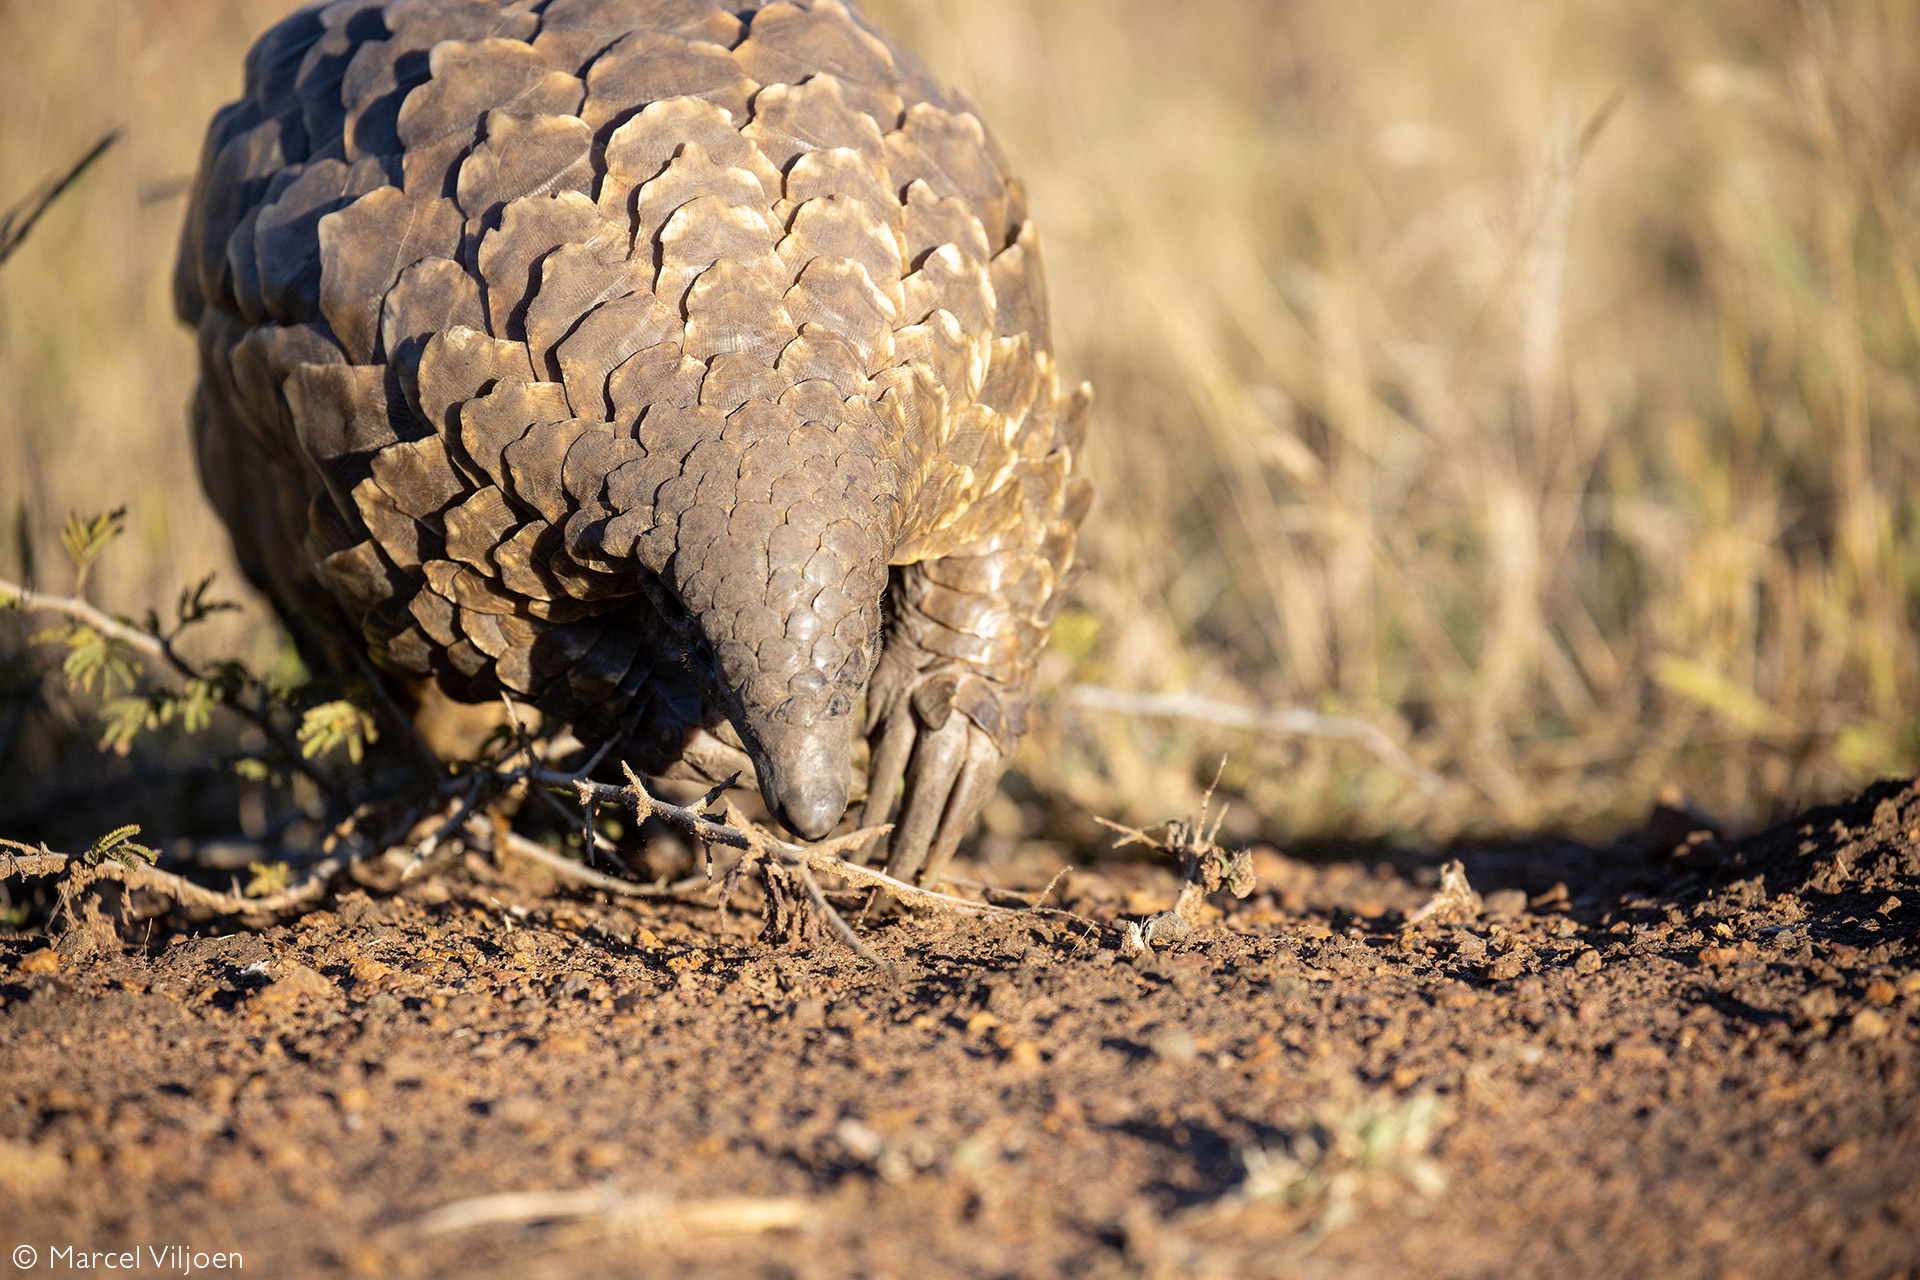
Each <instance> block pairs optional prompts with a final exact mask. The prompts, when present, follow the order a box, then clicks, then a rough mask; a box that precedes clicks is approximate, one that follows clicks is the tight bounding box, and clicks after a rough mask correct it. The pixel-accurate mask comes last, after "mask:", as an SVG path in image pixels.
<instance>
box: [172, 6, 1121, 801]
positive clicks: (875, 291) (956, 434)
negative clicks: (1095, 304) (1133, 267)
mask: <svg viewBox="0 0 1920 1280" xmlns="http://www.w3.org/2000/svg"><path fill="white" fill-rule="evenodd" d="M175 297H176V305H177V309H178V311H179V314H180V315H181V317H182V318H183V319H184V320H186V321H187V323H189V324H191V325H193V326H194V327H195V329H196V330H197V333H198V337H199V345H200V353H201V384H200V387H199V391H198V393H197V396H196V399H195V404H194V414H193V418H194V424H195V441H196V446H197V450H198V456H199V461H200V466H201V471H202V475H203V478H204V481H205V484H206V487H207V490H208V493H209V494H210V496H211V497H212V499H213V501H214V503H215V505H216V507H217V508H218V509H219V511H220V513H221V515H222V517H223V518H224V519H225V520H226V522H227V524H228V526H229V528H230V529H231V531H232V533H233V535H234V539H235V544H236V549H237V550H238V553H239V555H240V558H241V561H242V563H243V566H244V567H245V569H246V571H247V572H248V574H249V575H250V577H252V579H253V580H254V581H255V582H256V583H257V584H258V585H259V586H260V587H261V588H262V589H263V590H264V591H265V592H266V593H267V594H268V595H269V596H270V597H271V599H272V601H273V602H274V604H275V605H276V607H277V608H278V609H279V611H280V612H281V613H282V614H283V615H284V616H285V617H286V618H287V619H288V621H289V622H290V624H291V625H292V626H293V628H294V630H295V633H296V636H297V637H298V638H299V639H300V640H301V642H302V645H303V647H305V648H306V649H307V650H308V651H309V653H310V654H313V655H314V656H316V658H317V659H318V660H319V661H321V662H323V663H327V664H330V665H332V666H335V667H338V668H340V669H341V670H343V671H347V672H351V671H352V670H353V669H354V664H355V662H356V661H357V660H358V659H357V656H356V655H355V654H354V653H353V652H352V650H353V647H354V646H356V645H357V646H361V647H363V649H364V652H365V653H366V654H367V655H369V656H370V657H371V658H372V660H373V661H374V662H375V663H376V664H377V665H378V666H379V667H380V668H382V669H384V670H385V671H387V672H389V673H392V674H394V675H396V676H399V677H402V678H404V679H411V680H426V679H429V678H431V679H432V680H434V681H437V682H438V683H439V684H440V686H441V687H442V688H443V689H444V690H445V691H446V692H447V693H449V694H450V695H452V696H453V697H455V698H457V699H461V700H467V701H479V700H487V699H495V698H497V697H498V696H499V695H500V694H501V693H502V692H503V691H504V692H506V693H508V694H510V695H511V696H512V697H513V698H514V699H517V700H519V701H522V702H526V703H530V704H532V705H533V706H535V707H537V708H539V710H540V711H541V712H542V713H543V714H544V715H545V716H546V717H547V718H548V719H549V721H561V722H570V723H572V724H573V725H574V726H575V728H576V730H577V732H579V733H580V734H581V736H583V737H585V738H587V739H588V740H589V741H592V740H596V739H605V738H607V737H609V736H614V735H618V736H619V737H620V738H621V739H622V741H621V743H620V746H621V749H622V751H623V752H625V753H626V754H627V755H628V756H629V758H631V759H633V760H634V761H635V763H637V764H639V765H640V766H641V767H643V768H646V769H649V770H653V771H663V770H667V769H670V768H672V767H673V766H674V765H675V763H676V762H680V761H682V759H683V757H687V756H690V755H692V756H698V755H699V752H696V751H693V750H692V747H693V746H694V745H696V744H704V747H703V748H702V749H703V750H705V749H714V750H719V751H720V753H721V755H722V756H723V757H724V756H725V755H726V752H727V747H728V745H729V744H730V745H731V746H732V747H734V748H738V749H740V750H744V753H745V755H746V756H747V757H748V758H749V759H750V760H751V763H752V765H753V767H754V768H755V770H756V772H757V774H758V780H759V783H760V786H761V789H762V791H763V792H765V793H766V794H767V798H768V801H769V804H770V805H771V806H772V807H773V810H774V812H776V814H779V815H780V816H782V817H783V818H784V819H785V820H786V821H787V822H788V824H789V825H790V826H793V827H795V828H796V829H797V830H801V831H803V832H804V833H805V834H808V835H810V836H817V835H819V834H822V833H824V830H825V829H827V828H829V827H831V825H832V822H833V821H834V820H837V819H838V817H839V815H840V812H841V810H842V809H844V807H845V804H846V801H847V796H848V789H849V785H850V784H849V783H848V782H847V780H846V775H847V773H848V760H849V752H850V741H851V736H852V731H853V727H854V726H853V724H852V720H851V712H852V710H853V707H854V705H855V703H856V702H857V701H858V699H859V698H860V696H861V695H862V693H863V692H870V699H871V701H872V703H873V716H872V717H870V718H871V719H874V720H875V723H876V724H877V723H878V719H879V718H881V710H882V708H881V705H880V704H881V703H882V702H885V703H887V704H888V705H894V706H898V705H903V699H906V700H910V701H911V702H912V703H913V715H914V717H915V720H914V724H915V725H916V726H917V729H916V730H915V732H928V731H930V730H931V729H938V728H940V727H941V726H942V725H944V724H945V722H946V721H947V718H948V716H949V715H950V714H951V713H952V712H953V711H954V710H956V709H957V710H958V711H959V712H960V713H961V714H963V715H964V716H966V717H967V718H968V719H969V721H970V723H971V724H973V725H974V726H975V728H976V729H977V730H978V732H979V733H980V734H983V735H985V737H986V739H988V740H990V741H991V742H992V743H993V744H994V746H995V748H996V750H997V751H998V753H999V757H1000V758H1001V759H1004V756H1005V754H1006V752H1007V751H1008V750H1010V748H1011V746H1012V743H1013V742H1014V740H1015V739H1016V738H1017V736H1018V734H1019V733H1020V731H1021V729H1022V727H1023V707H1024V703H1025V700H1026V697H1027V695H1028V691H1029V687H1030V684H1031V680H1032V665H1033V660H1034V657H1035V654H1036V652H1037V650H1038V648H1039V647H1040V645H1041V644H1042V643H1043V642H1044V636H1045V631H1046V626H1047V624H1048V622H1049V620H1050V619H1051V616H1052V612H1053V610H1055V609H1057V607H1058V602H1059V588H1060V586H1061V584H1062V581H1063V579H1064V578H1065V576H1066V575H1067V572H1068V570H1069V568H1070V566H1071V563H1072V557H1073V534H1074V530H1075V528H1076V527H1077V525H1078V523H1079V520H1080V518H1081V516H1082V514H1083V513H1084V511H1085V509H1086V505H1087V493H1086V486H1085V483H1084V481H1082V480H1080V479H1078V478H1077V470H1078V468H1077V462H1078V457H1079V452H1080V450H1079V441H1080V433H1081V430H1082V424H1083V422H1084V409H1085V395H1084V393H1080V394H1078V395H1077V396H1074V397H1062V396H1061V395H1060V394H1059V392H1058V389H1057V384H1056V379H1055V374H1054V368H1053V356H1052V344H1051V340H1050V338H1049V334H1048V328H1047V324H1048V322H1047V303H1046V293H1045V288H1044V285H1043V282H1042V274H1041V261H1040V250H1039V242H1038V239H1037V237H1036V234H1035V232H1034V229H1033V227H1032V225H1031V224H1030V223H1029V222H1028V220H1027V213H1026V207H1025V201H1024V199H1023V196H1022V192H1021V188H1020V186H1019V184H1018V183H1017V182H1016V181H1015V180H1014V179H1013V178H1012V177H1011V176H1010V175H1009V174H1008V172H1007V167H1006V163H1005V161H1004V159H1003V158H1002V156H1001V154H1000V152H999V150H998V148H997V147H996V146H995V144H994V143H993V141H992V139H991V137H990V136H989V135H988V134H987V132H986V130H985V129H984V128H983V126H982V125H981V123H980V121H979V119H978V118H977V117H976V115H975V114H974V113H973V111H972V110H971V109H970V108H969V106H968V105H967V103H966V102H965V101H964V100H962V99H960V98H959V97H958V96H956V95H954V94H951V93H948V92H945V91H943V90H942V89H941V88H940V87H939V86H938V85H937V84H935V83H934V82H933V81H932V80H931V79H930V78H929V76H928V75H927V74H926V72H925V71H924V70H923V69H922V68H921V67H920V65H919V64H918V63H917V61H915V60H914V59H913V58H912V57H911V55H909V54H907V53H905V52H904V51H902V50H901V49H899V48H897V47H895V46H894V45H892V44H890V43H888V42H887V41H886V39H885V38H884V37H882V36H880V35H879V34H877V33H876V32H875V31H874V30H873V28H871V27H870V26H869V25H867V24H866V22H865V21H864V20H863V19H862V18H861V17H860V16H859V15H858V14H857V13H856V12H855V11H853V10H852V9H851V8H849V7H848V5H847V4H844V3H842V0H797V2H795V3H789V2H788V0H778V2H776V3H762V4H755V3H744V4H743V3H739V0H731V2H730V3H726V4H722V3H720V2H719V0H546V2H545V3H542V2H540V0H333V2H332V3H322V4H318V5H312V6H309V7H307V8H304V9H302V10H300V11H298V12H297V13H295V14H293V15H292V16H290V17H289V18H287V19H286V20H284V21H283V22H281V23H280V24H279V25H278V26H276V27H274V28H273V29H271V30H270V31H268V32H267V34H266V35H264V36H263V37H261V39H260V40H259V42H258V43H257V44H256V45H255V46H254V48H253V49H252V51H251V53H250V54H249V55H248V58H247V66H246V94H245V96H244V97H243V98H242V99H241V100H240V101H238V102H235V103H233V104H232V105H230V106H228V107H227V108H225V109H224V110H223V111H221V112H220V113H219V115H218V116H216V118H215V119H214V121H213V124H212V127H211V129H210V131H209V133H208V137H207V142H206V147H205V151H204V154H203V158H202V162H201V166H200V173H199V179H198V182H197V184H196V186H195V189H194V192H193V197H192V201H191V207H190V210H189V213H188V216H187V222H186V228H185V233H184V236H183V241H182V247H181V253H180V259H179V266H178V270H177V273H176V279H175ZM890 584H891V588H890ZM890 589H891V591H892V595H893V603H892V606H891V607H890V608H883V605H885V603H886V600H887V596H888V593H889V590H890ZM883 629H884V630H885V632H886V634H885V637H884V642H885V643H886V644H887V645H889V646H897V647H899V649H900V653H901V654H903V655H906V657H905V658H902V659H901V660H900V661H896V662H891V663H890V664H889V665H888V667H887V668H885V669H884V673H883V678H882V681H881V684H882V685H884V686H885V687H880V686H876V687H875V688H874V689H873V690H871V691H868V684H869V681H870V680H872V678H873V673H874V671H875V667H876V663H877V662H878V659H879V655H880V648H881V645H882V643H883ZM909 659H910V660H909ZM896 736H897V735H896ZM716 744H718V745H716ZM735 754H736V755H737V754H738V751H736V752H735ZM696 763H699V761H696ZM721 763H722V764H724V763H725V761H724V759H723V760H722V762H721ZM708 771H709V772H711V769H709V770H708ZM993 772H995V773H996V774H997V766H996V768H995V769H994V770H993ZM951 781H952V780H951V779H949V784H951ZM889 785H892V780H889ZM975 789H976V790H977V789H978V788H977V787H976V788H975ZM888 799H889V800H890V796H889V797H888ZM909 799H911V795H910V797H909ZM967 803H968V804H970V805H972V806H975V807H977V803H978V797H977V796H976V797H973V798H972V799H971V800H969V801H968V802H967ZM828 815H830V816H828ZM967 816H970V815H969V814H961V815H960V817H961V818H962V819H964V818H965V817H967Z"/></svg>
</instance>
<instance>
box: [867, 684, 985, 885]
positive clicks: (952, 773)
mask: <svg viewBox="0 0 1920 1280" xmlns="http://www.w3.org/2000/svg"><path fill="white" fill-rule="evenodd" d="M902 710H903V711H904V710H905V709H904V708H903V709H902ZM901 718H902V719H905V718H906V716H905V715H903V716H902V717H901ZM970 727H971V722H970V721H969V720H968V719H967V718H966V717H965V716H962V715H949V716H948V717H947V722H946V723H945V724H944V725H941V726H940V727H939V728H938V729H931V730H927V729H923V730H921V732H920V734H919V735H918V739H917V741H915V742H914V744H913V759H912V763H911V764H910V765H909V766H908V769H907V795H906V798H905V799H904V800H902V801H901V802H900V821H899V823H898V824H897V825H896V826H895V827H894V829H893V841H892V844H891V846H890V851H889V853H888V856H887V874H888V875H890V876H892V877H894V878H895V879H896V880H906V881H909V882H912V883H917V882H918V876H919V874H920V869H921V867H922V865H923V864H924V863H925V862H926V860H927V853H928V850H929V849H930V848H931V847H932V845H933V842H934V837H935V835H936V834H937V833H938V830H939V827H940V819H941V817H942V816H943V815H944V814H945V813H946V810H947V800H948V798H949V797H950V796H951V795H952V794H953V786H954V783H955V782H956V781H957V780H958V779H959V777H960V771H961V769H962V768H963V767H964V766H965V764H966V763H967V734H968V731H969V729H970ZM956 843H957V842H956Z"/></svg>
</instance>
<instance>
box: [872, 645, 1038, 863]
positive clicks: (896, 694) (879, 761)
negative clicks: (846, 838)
mask: <svg viewBox="0 0 1920 1280" xmlns="http://www.w3.org/2000/svg"><path fill="white" fill-rule="evenodd" d="M874 684H875V691H876V692H880V691H881V690H882V689H885V691H886V693H887V694H888V695H889V696H886V697H885V698H884V700H883V701H881V702H880V703H879V704H878V705H877V706H876V707H874V708H873V710H872V711H871V712H870V713H869V723H870V728H869V731H868V739H869V742H870V743H871V747H872V756H871V763H870V764H869V765H868V768H867V800H866V805H865V808H864V809H863V810H862V812H861V815H860V822H861V825H862V826H871V825H874V824H876V823H881V822H885V821H886V820H887V815H888V813H889V811H890V810H891V809H892V808H893V798H894V794H895V792H897V791H898V790H899V788H900V784H901V782H902V781H903V780H904V781H905V783H906V795H905V797H904V798H903V799H902V800H901V802H900V814H899V818H898V820H897V821H896V824H895V826H894V830H893V836H892V839H891V840H890V842H889V844H888V850H887V874H888V875H891V876H893V877H894V878H895V879H899V880H905V881H908V882H909V883H915V884H921V885H924V886H926V887H928V888H934V887H936V886H937V885H938V884H939V882H940V880H941V878H942V877H943V876H945V875H946V870H947V864H948V863H949V862H951V861H952V860H953V855H954V851H955V850H956V849H958V848H959V847H960V840H961V838H962V837H963V836H965V835H966V833H967V829H968V828H969V827H970V826H971V825H972V824H973V819H974V816H975V815H976V814H978V813H979V812H980V809H981V806H983V805H985V804H986V802H987V799H988V798H989V797H990V796H991V795H992V794H993V789H994V786H995V784H996V783H998V782H999V780H1000V775H1001V773H1003V772H1004V771H1005V769H1006V766H1007V753H1006V752H1005V751H1004V750H1002V748H1001V746H1000V744H999V743H998V742H997V741H995V739H994V738H993V736H992V735H991V734H989V733H987V732H986V731H985V730H983V729H982V728H980V726H979V725H978V724H976V723H974V721H973V720H972V719H971V718H970V717H969V716H967V715H966V714H964V713H963V712H961V711H960V710H959V709H958V708H957V707H955V706H953V705H952V702H951V684H952V681H951V677H944V678H943V677H941V676H939V675H935V674H931V673H921V674H919V675H918V676H916V677H914V678H912V679H910V680H902V681H900V682H899V683H898V684H894V683H893V682H891V681H885V680H882V679H879V678H876V680H875V682H874ZM943 685H944V686H945V687H944V688H943ZM889 686H891V687H889Z"/></svg>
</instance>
